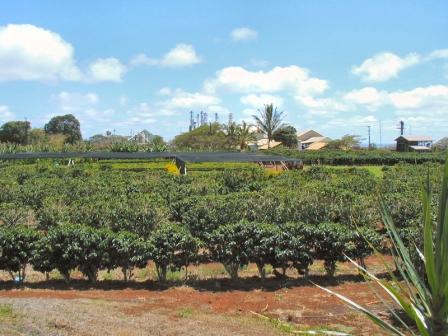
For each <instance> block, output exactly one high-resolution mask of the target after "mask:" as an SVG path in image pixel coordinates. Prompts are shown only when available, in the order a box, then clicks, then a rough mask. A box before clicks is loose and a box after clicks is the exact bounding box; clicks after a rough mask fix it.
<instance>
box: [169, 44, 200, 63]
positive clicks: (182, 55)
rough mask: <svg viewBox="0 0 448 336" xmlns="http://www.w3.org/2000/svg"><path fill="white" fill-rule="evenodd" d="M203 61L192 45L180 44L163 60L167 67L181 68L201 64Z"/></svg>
mask: <svg viewBox="0 0 448 336" xmlns="http://www.w3.org/2000/svg"><path fill="white" fill-rule="evenodd" d="M200 62H201V59H200V57H199V56H198V55H197V54H196V51H195V50H194V48H193V46H192V45H190V44H178V45H176V47H174V48H173V49H171V50H170V51H169V52H168V53H167V54H166V55H165V56H163V58H162V60H161V64H162V65H163V66H167V67H181V66H188V65H193V64H196V63H200Z"/></svg>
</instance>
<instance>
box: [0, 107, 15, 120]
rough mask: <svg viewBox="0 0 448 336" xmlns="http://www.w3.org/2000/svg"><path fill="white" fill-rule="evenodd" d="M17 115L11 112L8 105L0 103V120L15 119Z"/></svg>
mask: <svg viewBox="0 0 448 336" xmlns="http://www.w3.org/2000/svg"><path fill="white" fill-rule="evenodd" d="M14 117H15V115H14V113H12V112H11V110H10V109H9V107H8V106H6V105H0V121H1V122H7V121H10V120H12V119H14Z"/></svg>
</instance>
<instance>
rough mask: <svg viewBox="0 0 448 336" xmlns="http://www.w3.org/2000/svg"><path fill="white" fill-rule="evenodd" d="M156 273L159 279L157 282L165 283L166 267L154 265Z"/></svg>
mask: <svg viewBox="0 0 448 336" xmlns="http://www.w3.org/2000/svg"><path fill="white" fill-rule="evenodd" d="M156 271H157V278H158V279H159V281H160V282H165V281H166V272H167V267H166V266H163V265H157V264H156Z"/></svg>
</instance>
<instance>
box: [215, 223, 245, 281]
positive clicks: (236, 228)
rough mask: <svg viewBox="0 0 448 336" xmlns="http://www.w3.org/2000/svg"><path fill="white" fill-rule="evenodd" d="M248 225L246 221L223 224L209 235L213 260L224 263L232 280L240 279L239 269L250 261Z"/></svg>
mask: <svg viewBox="0 0 448 336" xmlns="http://www.w3.org/2000/svg"><path fill="white" fill-rule="evenodd" d="M246 227H247V223H246V222H239V223H236V224H226V225H221V226H219V227H218V228H217V229H216V230H214V231H213V232H211V233H210V234H209V235H208V237H207V247H208V250H209V253H210V255H211V258H212V260H215V261H217V262H220V263H222V264H223V265H224V268H225V269H226V271H227V273H229V275H230V277H231V278H232V280H237V279H238V269H239V268H240V267H242V266H245V265H247V264H248V262H249V258H250V254H249V252H248V249H247V246H246V241H247V239H248V231H247V229H246Z"/></svg>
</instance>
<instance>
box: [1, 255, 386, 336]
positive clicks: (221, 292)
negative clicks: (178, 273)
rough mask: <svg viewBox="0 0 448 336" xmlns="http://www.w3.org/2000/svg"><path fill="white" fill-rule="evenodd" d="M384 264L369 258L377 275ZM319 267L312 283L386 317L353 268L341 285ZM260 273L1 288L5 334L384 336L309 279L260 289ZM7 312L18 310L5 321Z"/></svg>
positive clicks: (277, 282) (212, 268) (268, 284)
mask: <svg viewBox="0 0 448 336" xmlns="http://www.w3.org/2000/svg"><path fill="white" fill-rule="evenodd" d="M378 264H379V263H378V260H376V259H375V258H371V259H370V260H369V265H370V267H371V269H374V270H375V268H378V267H379V266H378ZM314 267H315V268H314V269H313V276H312V280H313V281H315V282H317V283H319V284H321V285H324V286H327V287H331V289H332V290H335V291H337V292H339V293H342V294H344V295H346V296H348V297H350V298H352V299H355V300H356V301H357V302H360V303H362V304H364V305H366V306H368V307H369V308H370V309H373V310H375V311H377V312H379V313H380V314H382V313H383V312H384V311H385V309H384V307H383V306H382V304H381V303H380V300H378V299H377V298H376V296H375V295H374V293H373V290H372V288H371V286H372V285H371V284H369V283H366V282H363V281H362V280H361V278H360V277H359V276H357V275H356V272H355V271H354V270H353V269H352V268H351V267H350V266H348V265H342V266H341V267H340V269H341V272H343V273H344V274H343V275H339V276H338V277H337V278H336V279H335V280H328V279H327V278H325V277H323V276H322V275H321V274H320V270H319V265H315V266H314ZM215 268H216V269H219V266H218V265H208V266H207V272H205V273H207V274H209V273H213V274H214V276H213V277H214V278H215V277H217V274H218V273H219V272H218V271H217V270H216V269H215ZM379 270H380V269H379V268H378V270H377V271H379ZM377 273H378V272H377ZM254 274H255V271H254V269H253V266H251V267H249V268H248V269H247V270H245V271H244V272H243V274H242V275H243V276H244V277H245V278H244V279H242V280H241V281H240V282H239V283H232V282H231V281H230V280H229V279H227V278H225V277H224V276H223V277H219V276H218V279H210V278H208V279H206V278H205V276H204V278H202V277H199V279H196V280H194V281H190V282H187V283H186V284H183V283H182V282H180V281H177V282H174V285H173V283H172V284H171V286H161V285H159V284H158V283H156V282H154V281H152V280H147V279H145V280H144V281H139V282H132V283H129V284H123V282H121V281H114V280H108V281H101V282H99V283H98V284H96V285H94V286H92V285H89V284H87V283H86V282H85V281H83V280H78V281H74V282H73V283H72V284H71V286H66V285H65V284H64V283H63V282H61V281H60V280H53V281H50V282H42V281H40V280H36V281H34V282H31V283H27V284H26V285H25V286H23V287H20V288H17V287H15V286H14V284H12V283H11V282H0V335H186V336H189V335H282V334H286V333H288V332H290V331H291V327H290V326H294V328H296V329H299V330H307V329H308V328H311V329H319V328H325V329H331V330H340V331H345V332H350V333H352V334H355V335H382V333H381V332H380V331H379V330H378V329H377V328H376V327H375V326H373V325H372V324H371V323H370V322H369V321H368V320H366V319H365V318H364V317H363V316H361V315H359V314H358V313H356V312H354V311H352V310H351V309H349V308H348V307H347V306H345V305H344V304H343V303H341V302H340V301H339V300H338V299H337V298H335V297H333V296H331V295H329V294H327V293H325V292H323V291H322V290H320V289H319V288H317V287H315V286H313V285H312V284H310V283H309V282H307V281H304V280H303V279H297V278H289V279H284V280H278V279H274V278H270V279H268V280H267V282H266V283H264V284H261V282H260V280H259V279H258V278H256V277H255V276H254ZM291 276H292V275H291ZM31 278H32V277H31ZM1 307H9V308H11V309H10V311H9V312H8V311H7V312H6V314H5V313H4V314H3V315H2V313H1V312H2V309H1ZM6 310H7V309H6ZM263 316H266V317H269V318H270V319H266V318H264V317H263Z"/></svg>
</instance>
